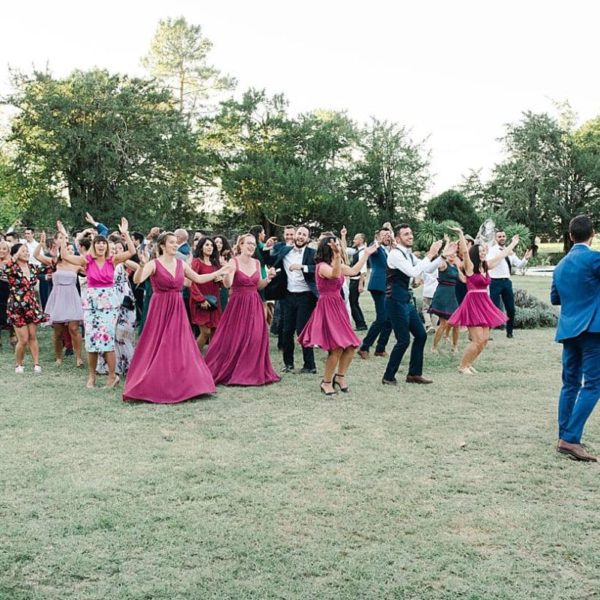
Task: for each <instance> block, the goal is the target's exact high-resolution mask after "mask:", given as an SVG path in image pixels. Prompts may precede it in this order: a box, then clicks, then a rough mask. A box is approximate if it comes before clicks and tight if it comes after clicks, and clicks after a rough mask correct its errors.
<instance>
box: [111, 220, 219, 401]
mask: <svg viewBox="0 0 600 600" xmlns="http://www.w3.org/2000/svg"><path fill="white" fill-rule="evenodd" d="M156 244H157V250H158V257H157V258H156V259H153V260H150V261H148V262H146V263H145V264H144V266H143V267H141V268H140V269H138V270H137V271H136V273H135V275H134V276H133V280H134V282H135V283H136V284H140V283H142V282H143V281H145V280H146V279H148V278H150V282H151V284H152V298H151V299H150V305H149V307H148V316H147V318H146V324H145V326H144V330H143V331H142V335H141V336H140V339H139V340H138V344H137V348H136V349H135V354H134V355H133V359H132V361H131V365H130V366H129V372H128V373H127V379H126V380H125V388H124V390H123V400H144V401H146V402H153V403H155V404H175V403H176V402H183V401H184V400H189V399H190V398H195V397H196V396H201V395H202V394H210V393H212V392H214V391H215V384H214V381H213V378H212V376H211V374H210V371H209V370H208V367H207V366H206V364H205V363H204V360H203V359H202V355H201V354H200V350H199V349H198V346H197V344H196V340H195V339H194V334H193V332H192V328H191V327H190V324H189V321H188V318H187V313H186V310H185V304H184V301H183V296H182V295H181V288H182V287H183V282H184V278H186V277H187V278H188V279H190V280H191V281H192V282H194V283H198V284H202V283H206V282H208V281H213V280H214V279H215V278H216V277H219V276H222V275H223V274H224V273H226V272H227V270H228V267H224V268H221V269H219V270H217V271H214V272H212V273H207V274H205V275H198V273H195V272H194V271H193V270H192V269H191V267H190V266H189V265H187V264H186V263H185V262H184V261H182V260H179V259H178V258H177V256H176V255H177V238H176V237H175V235H174V234H173V233H171V232H169V231H167V232H163V233H161V234H160V235H159V237H158V239H157V241H156ZM142 260H145V259H142Z"/></svg>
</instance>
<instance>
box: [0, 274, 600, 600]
mask: <svg viewBox="0 0 600 600" xmlns="http://www.w3.org/2000/svg"><path fill="white" fill-rule="evenodd" d="M515 284H516V285H517V286H518V287H528V288H529V289H531V290H532V291H534V293H537V294H539V295H540V297H541V298H542V299H544V300H547V296H548V287H549V279H545V278H538V277H523V278H519V279H518V281H516V282H515ZM363 305H364V306H365V307H367V306H369V307H370V305H371V302H370V300H369V299H368V298H366V297H365V298H364V299H363ZM42 338H43V345H44V352H43V358H44V359H45V362H43V367H44V373H43V374H42V375H41V376H39V377H37V378H34V377H33V375H32V374H31V372H30V371H29V372H28V373H27V374H26V375H25V376H21V377H19V378H17V376H16V375H15V374H14V372H13V358H12V356H11V354H10V352H9V350H8V348H7V347H6V346H7V344H6V340H5V346H4V347H3V348H2V350H1V351H0V410H1V419H0V430H1V431H0V440H1V443H0V461H1V465H2V467H1V469H0V473H1V478H0V485H1V494H0V598H1V599H2V600H5V599H7V600H8V599H10V600H12V599H30V598H31V599H46V598H52V599H54V598H56V599H63V598H77V599H82V600H84V599H111V600H112V599H121V598H123V599H169V600H171V599H188V598H193V599H196V598H198V599H204V598H236V599H237V598H261V599H262V598H273V599H275V598H318V599H321V598H398V599H404V598H407V599H408V598H414V599H440V598H448V599H454V598H467V599H471V600H475V599H486V600H487V599H500V598H502V599H507V600H517V599H527V600H532V599H538V598H539V599H543V600H547V599H550V598H561V599H564V598H573V599H574V598H592V597H597V595H598V590H599V589H600V550H599V545H598V543H597V542H598V536H599V531H600V526H599V524H598V523H599V520H598V514H599V509H600V500H599V495H598V479H599V475H600V468H599V467H598V466H597V465H594V464H579V463H575V462H572V461H570V460H568V459H566V458H564V457H561V456H560V455H558V454H557V453H556V452H555V451H554V443H555V442H556V425H555V414H556V398H557V393H558V389H559V385H560V347H559V346H558V345H557V344H554V343H553V342H552V338H553V330H549V329H542V330H534V331H517V332H516V335H515V339H513V340H507V339H506V338H505V337H504V336H503V335H502V333H501V332H496V333H495V335H494V340H493V342H491V343H490V346H489V348H488V349H487V350H486V351H485V353H484V356H483V358H482V360H481V362H480V364H479V365H478V366H479V367H480V371H481V373H480V374H479V375H477V376H473V377H466V376H460V375H459V374H458V373H457V371H456V365H457V358H456V357H454V356H451V355H450V354H449V353H447V352H446V353H443V354H442V355H440V356H435V357H434V356H432V355H430V354H429V353H428V354H427V355H426V359H425V360H426V363H425V365H426V369H425V373H426V374H427V375H430V376H432V377H433V378H434V379H435V383H434V384H433V385H431V386H408V385H406V384H402V385H400V386H399V387H398V388H397V389H394V390H393V389H390V388H388V387H386V388H383V387H382V386H381V385H380V384H379V380H380V378H381V376H382V373H383V368H384V362H383V360H382V359H374V358H371V359H370V360H369V361H360V360H356V361H355V362H354V363H353V365H352V367H351V371H350V377H349V379H348V381H349V383H350V384H351V387H352V392H351V393H350V394H348V395H343V394H339V395H338V396H337V397H335V399H333V400H326V399H325V398H324V396H322V395H321V394H320V393H319V390H318V382H319V378H318V377H314V376H313V377H310V376H301V375H286V376H284V379H283V381H282V382H281V383H280V384H277V385H273V386H269V387H265V388H264V389H241V388H233V389H226V388H220V389H219V392H218V394H216V395H214V396H211V397H206V398H203V399H198V400H195V401H191V402H186V403H183V404H180V405H176V406H152V405H146V404H136V405H131V404H124V403H123V402H121V400H120V397H119V394H118V392H115V391H108V390H105V389H103V388H98V389H96V390H94V391H91V392H90V391H88V390H86V389H85V375H84V373H81V372H80V371H76V369H75V368H73V367H72V366H71V364H70V363H69V362H68V361H67V362H66V363H65V365H64V366H63V367H62V368H61V370H57V369H55V368H54V367H53V366H52V364H51V360H50V359H51V352H50V345H49V336H48V332H44V333H43V334H42ZM166 342H167V341H166ZM464 343H465V342H464V340H463V341H462V342H461V344H462V345H464ZM428 350H429V347H428ZM273 358H274V363H275V365H276V366H277V367H280V366H281V360H280V358H279V357H278V356H277V353H276V351H274V352H273ZM28 366H29V364H28ZM404 369H405V367H404V365H403V366H402V367H401V373H402V372H404V373H405V370H404ZM586 433H587V435H586V441H587V442H589V444H590V446H591V448H592V449H596V450H600V439H599V438H600V427H599V423H598V418H597V417H596V416H594V417H592V419H591V421H590V423H589V424H588V428H587V432H586Z"/></svg>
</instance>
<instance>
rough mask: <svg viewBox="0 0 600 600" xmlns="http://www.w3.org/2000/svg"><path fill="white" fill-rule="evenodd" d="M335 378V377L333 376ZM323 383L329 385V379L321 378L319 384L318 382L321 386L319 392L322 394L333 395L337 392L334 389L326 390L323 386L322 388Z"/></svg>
mask: <svg viewBox="0 0 600 600" xmlns="http://www.w3.org/2000/svg"><path fill="white" fill-rule="evenodd" d="M334 379H335V377H334ZM323 384H328V385H331V381H325V380H324V379H322V380H321V384H320V386H319V387H320V388H321V392H322V393H323V394H325V395H326V396H335V395H336V394H337V392H336V391H335V390H333V391H332V392H327V391H326V390H325V389H324V388H323Z"/></svg>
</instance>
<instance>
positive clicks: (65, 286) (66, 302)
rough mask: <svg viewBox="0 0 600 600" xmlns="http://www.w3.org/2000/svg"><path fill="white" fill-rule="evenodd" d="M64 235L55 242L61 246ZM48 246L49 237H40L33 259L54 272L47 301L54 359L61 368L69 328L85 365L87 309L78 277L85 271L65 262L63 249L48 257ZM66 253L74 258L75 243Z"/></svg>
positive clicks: (69, 245) (58, 235) (66, 247)
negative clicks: (83, 345)
mask: <svg viewBox="0 0 600 600" xmlns="http://www.w3.org/2000/svg"><path fill="white" fill-rule="evenodd" d="M61 239H62V233H60V232H59V233H58V234H56V235H55V236H54V242H55V243H58V245H60V243H61ZM45 245H46V234H45V233H44V232H42V233H41V234H40V243H39V245H38V246H37V247H36V249H35V250H34V251H33V257H34V258H35V259H37V260H38V261H39V262H41V263H42V264H43V265H46V266H47V267H50V268H52V269H53V270H54V273H53V274H52V290H51V291H50V295H49V296H48V301H47V302H46V313H47V314H48V318H49V321H50V324H51V325H52V329H53V345H54V359H55V362H56V366H57V367H60V365H61V364H62V358H63V335H64V333H65V328H66V330H67V331H68V333H69V336H70V337H71V341H72V343H73V351H74V353H75V359H76V361H77V366H78V367H82V366H83V358H82V356H81V343H82V342H81V331H80V330H79V325H80V323H81V322H82V321H83V308H82V306H81V296H80V295H79V292H78V291H77V275H78V273H80V272H83V269H82V267H81V266H79V265H74V264H72V263H70V262H68V261H66V260H64V259H63V254H62V253H61V252H60V250H59V251H58V252H57V253H56V256H46V255H44V254H43V253H42V248H43V247H44V246H45ZM64 254H65V255H67V254H68V255H69V256H72V255H73V246H72V245H71V244H68V245H65V246H64Z"/></svg>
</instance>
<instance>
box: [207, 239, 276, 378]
mask: <svg viewBox="0 0 600 600" xmlns="http://www.w3.org/2000/svg"><path fill="white" fill-rule="evenodd" d="M255 250H256V240H255V238H254V236H253V235H252V234H249V233H247V234H244V235H241V236H240V237H239V238H238V241H237V244H236V247H235V256H234V258H233V259H232V260H231V261H230V262H229V265H231V267H230V270H229V272H228V273H227V274H226V275H225V277H224V279H223V285H224V286H225V287H227V288H230V289H231V295H230V297H229V302H228V304H227V308H226V309H225V312H224V313H223V316H222V317H221V322H220V323H219V327H218V328H217V330H216V333H215V335H214V337H213V339H212V341H211V343H210V345H209V347H208V352H207V353H206V364H207V365H208V368H209V369H210V371H211V373H212V375H213V377H214V379H215V383H223V384H225V385H264V384H266V383H273V382H275V381H279V375H277V373H275V371H274V370H273V366H272V365H271V359H270V357H269V329H268V326H267V321H266V318H265V312H264V308H263V303H262V299H261V297H260V294H259V290H261V289H263V288H265V287H266V286H267V285H268V284H269V282H270V281H271V279H273V277H274V276H275V270H274V269H269V270H268V272H267V276H266V278H262V277H261V275H260V262H259V261H258V260H257V259H255V258H253V255H254V252H255Z"/></svg>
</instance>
